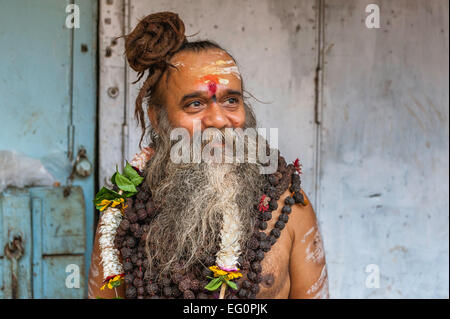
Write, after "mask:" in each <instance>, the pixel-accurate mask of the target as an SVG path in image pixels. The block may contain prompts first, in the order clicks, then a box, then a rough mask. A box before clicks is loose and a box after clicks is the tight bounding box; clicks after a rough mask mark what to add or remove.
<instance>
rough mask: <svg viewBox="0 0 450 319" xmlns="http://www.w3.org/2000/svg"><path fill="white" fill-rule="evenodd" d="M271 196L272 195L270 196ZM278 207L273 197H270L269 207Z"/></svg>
mask: <svg viewBox="0 0 450 319" xmlns="http://www.w3.org/2000/svg"><path fill="white" fill-rule="evenodd" d="M271 198H272V197H271ZM277 208H278V203H277V201H276V199H275V198H272V199H271V200H270V202H269V209H270V210H276V209H277Z"/></svg>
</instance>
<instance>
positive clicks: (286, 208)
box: [281, 206, 292, 214]
mask: <svg viewBox="0 0 450 319" xmlns="http://www.w3.org/2000/svg"><path fill="white" fill-rule="evenodd" d="M291 211H292V209H291V206H283V208H282V209H281V213H283V214H290V213H291Z"/></svg>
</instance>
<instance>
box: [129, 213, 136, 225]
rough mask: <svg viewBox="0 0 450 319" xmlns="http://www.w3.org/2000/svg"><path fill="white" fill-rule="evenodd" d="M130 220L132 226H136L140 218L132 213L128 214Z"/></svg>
mask: <svg viewBox="0 0 450 319" xmlns="http://www.w3.org/2000/svg"><path fill="white" fill-rule="evenodd" d="M128 220H129V221H130V223H131V224H134V223H136V222H137V221H138V216H137V214H135V213H130V214H128Z"/></svg>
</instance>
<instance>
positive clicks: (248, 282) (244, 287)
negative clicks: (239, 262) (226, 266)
mask: <svg viewBox="0 0 450 319" xmlns="http://www.w3.org/2000/svg"><path fill="white" fill-rule="evenodd" d="M251 285H252V284H251V282H250V281H248V280H244V281H243V282H242V288H243V289H249V288H250V287H251Z"/></svg>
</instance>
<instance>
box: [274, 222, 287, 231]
mask: <svg viewBox="0 0 450 319" xmlns="http://www.w3.org/2000/svg"><path fill="white" fill-rule="evenodd" d="M285 226H286V223H285V222H283V221H281V220H279V221H277V222H276V223H275V227H276V228H278V229H279V230H283V229H284V227H285Z"/></svg>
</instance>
